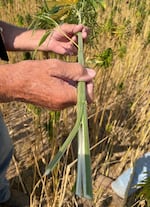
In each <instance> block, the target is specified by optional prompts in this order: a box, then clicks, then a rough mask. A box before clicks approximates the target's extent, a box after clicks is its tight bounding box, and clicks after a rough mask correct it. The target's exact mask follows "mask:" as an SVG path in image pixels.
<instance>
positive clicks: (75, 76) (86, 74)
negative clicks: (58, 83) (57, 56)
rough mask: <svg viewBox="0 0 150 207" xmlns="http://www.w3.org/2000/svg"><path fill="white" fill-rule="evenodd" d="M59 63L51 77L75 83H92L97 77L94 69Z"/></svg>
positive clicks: (52, 71)
mask: <svg viewBox="0 0 150 207" xmlns="http://www.w3.org/2000/svg"><path fill="white" fill-rule="evenodd" d="M56 61H57V64H56V66H55V67H56V68H55V69H54V70H51V73H52V74H51V75H52V76H56V77H59V78H61V79H68V80H73V81H86V82H88V81H90V80H92V79H93V78H94V77H95V71H94V70H92V69H88V68H86V69H84V68H83V67H82V66H81V65H80V64H79V63H67V62H63V61H58V60H56Z"/></svg>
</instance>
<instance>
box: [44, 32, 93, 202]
mask: <svg viewBox="0 0 150 207" xmlns="http://www.w3.org/2000/svg"><path fill="white" fill-rule="evenodd" d="M78 46H79V48H78V62H79V63H80V64H82V65H84V57H83V40H82V35H81V33H79V34H78ZM77 133H78V166H77V167H78V169H77V182H76V191H75V192H76V194H77V195H78V196H80V197H82V196H83V197H85V198H88V199H92V197H93V195H92V179H91V161H90V149H89V135H88V121H87V101H86V90H85V82H83V81H80V82H79V83H78V97H77V120H76V123H75V126H74V128H73V129H72V131H71V132H70V134H69V136H68V137H67V139H66V141H65V142H64V143H63V145H62V146H61V147H60V149H59V151H58V152H57V154H56V155H55V157H54V159H53V160H52V161H51V162H50V163H49V164H48V166H47V168H46V171H45V175H48V174H49V173H50V172H51V171H52V170H53V169H54V168H55V166H56V165H57V163H58V162H59V161H60V159H61V157H62V156H63V154H64V153H65V151H66V149H67V147H68V146H69V145H70V144H71V142H72V140H73V139H74V137H75V136H76V134H77Z"/></svg>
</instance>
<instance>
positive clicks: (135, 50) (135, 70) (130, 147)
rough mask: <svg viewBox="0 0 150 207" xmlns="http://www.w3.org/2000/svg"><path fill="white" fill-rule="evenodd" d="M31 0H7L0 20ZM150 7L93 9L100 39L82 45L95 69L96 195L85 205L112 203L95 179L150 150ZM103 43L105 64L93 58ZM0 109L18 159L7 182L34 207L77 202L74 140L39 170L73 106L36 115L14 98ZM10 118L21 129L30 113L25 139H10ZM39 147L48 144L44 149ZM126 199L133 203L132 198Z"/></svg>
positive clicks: (117, 4)
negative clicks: (107, 55)
mask: <svg viewBox="0 0 150 207" xmlns="http://www.w3.org/2000/svg"><path fill="white" fill-rule="evenodd" d="M4 2H5V1H4ZM37 2H39V1H35V0H32V1H31V2H30V3H29V1H27V0H24V1H21V0H20V1H18V0H13V4H11V3H7V4H6V5H7V9H6V8H5V11H4V10H3V9H2V8H3V7H2V6H1V14H0V16H1V19H3V20H6V21H8V22H10V23H17V24H19V23H18V16H19V15H20V16H25V15H26V14H28V13H29V14H30V15H32V14H34V12H35V11H36V10H37V7H36V4H37ZM149 7H150V6H149V0H146V1H143V3H142V1H135V0H133V1H128V2H125V1H111V2H110V1H109V4H108V5H107V8H106V11H105V12H102V11H99V17H98V19H99V24H100V29H99V34H98V40H97V41H98V42H97V43H96V44H95V45H94V46H93V48H89V47H88V48H87V49H86V57H87V63H88V65H89V66H91V67H94V68H95V70H96V72H97V75H96V78H95V101H94V103H93V104H92V105H91V106H90V107H89V128H90V141H91V146H93V147H92V149H91V155H92V172H93V186H94V201H93V204H85V206H88V205H89V206H92V205H93V206H94V207H100V206H102V207H104V206H118V205H117V204H111V202H110V203H109V202H107V203H106V202H104V200H109V198H111V193H109V192H107V193H106V192H104V189H103V188H102V187H101V188H100V185H101V184H99V185H98V186H97V183H99V179H98V178H100V177H101V175H105V176H108V177H111V178H113V179H115V178H116V177H117V176H118V175H120V173H121V172H122V171H123V170H124V169H126V168H127V167H129V166H131V165H132V163H133V162H134V160H135V159H137V158H138V157H139V156H140V155H142V154H143V153H144V152H147V151H149V150H150V145H149V138H150V110H149V108H150V98H149V95H150V53H149V51H150V44H149V43H150V16H149V15H148V14H149V13H148V12H149V11H150V8H149ZM108 20H109V21H108ZM140 22H141V25H140ZM23 24H24V25H25V26H26V25H27V22H26V21H25V20H24V22H23ZM108 48H111V49H112V51H113V60H112V61H111V62H110V65H108V67H103V66H100V64H97V65H96V61H95V60H97V59H99V58H100V54H102V52H103V51H105V50H106V49H108ZM10 57H11V61H12V62H16V61H19V60H21V59H22V58H23V54H22V53H17V54H15V55H14V54H11V53H10ZM91 60H92V61H91ZM93 60H94V61H93ZM14 105H15V106H14ZM8 106H9V107H8ZM14 107H15V109H16V111H17V110H18V109H19V113H20V114H21V113H22V114H23V116H22V117H24V118H22V119H21V118H18V117H17V116H18V115H15V114H16V112H15V113H14ZM3 112H4V113H6V117H5V118H6V121H7V125H8V127H9V130H10V133H11V135H12V138H13V140H14V144H15V148H16V154H15V155H16V157H17V158H16V159H13V162H14V163H15V164H17V165H15V166H16V167H15V168H13V169H15V171H16V172H13V173H14V174H16V175H17V174H18V175H19V178H18V177H17V178H13V179H12V181H11V182H12V185H15V186H16V185H17V187H18V188H20V187H21V189H22V190H23V189H24V191H27V192H28V193H29V194H30V197H31V206H34V207H35V206H50V207H57V206H63V207H72V206H82V203H83V201H81V200H80V199H78V198H76V197H74V195H73V194H72V192H71V190H72V187H73V185H74V182H75V176H76V149H75V148H74V146H75V145H76V141H75V142H74V143H73V145H72V146H71V148H70V149H68V151H67V153H66V155H65V157H64V158H63V159H62V160H61V163H60V164H59V166H58V167H57V168H56V169H55V170H54V172H53V173H52V175H51V176H50V177H48V178H45V177H43V176H42V175H43V171H44V167H45V164H46V163H47V162H48V159H49V156H51V157H53V156H54V154H55V153H56V151H57V150H58V147H59V146H60V145H61V142H62V141H63V139H65V137H66V135H67V134H68V133H69V131H70V129H71V128H72V126H73V124H74V123H73V122H74V121H73V120H74V119H75V116H74V114H75V113H74V112H75V110H74V109H66V110H64V111H62V112H61V114H60V116H59V115H58V114H57V116H56V113H53V112H48V111H45V110H42V112H41V113H40V114H38V115H37V113H33V112H35V109H34V110H33V109H32V108H30V107H29V106H26V105H24V104H20V103H19V104H18V103H15V104H10V105H9V104H8V105H5V106H3ZM10 117H15V118H16V120H17V121H19V123H20V125H19V126H20V128H19V130H20V132H21V130H23V128H25V125H21V123H24V122H23V121H25V120H28V119H30V120H29V122H27V123H26V128H25V129H24V131H25V132H26V129H28V127H29V130H28V133H27V134H25V141H24V142H23V141H22V142H19V138H18V143H17V141H16V140H15V138H16V136H17V135H16V134H15V133H19V132H18V128H17V129H16V125H17V121H16V123H15V120H14V121H13V124H12V122H11V118H10ZM72 117H74V119H72ZM8 118H9V120H10V121H9V120H8ZM23 119H24V120H23ZM45 124H47V126H50V127H51V128H50V130H49V131H48V130H45ZM48 132H49V136H48ZM19 135H20V136H21V135H22V133H19ZM20 139H21V137H20ZM41 140H42V141H41ZM28 143H29V144H28ZM31 143H32V145H31ZM19 146H21V147H19ZM43 146H46V149H45V148H44V150H42V147H43ZM47 146H48V147H47ZM20 149H21V150H20ZM39 151H40V153H39ZM21 153H22V155H21ZM25 153H26V154H27V155H26V154H25ZM24 157H25V160H23V159H24ZM27 157H29V158H28V160H27V159H26V158H27ZM17 166H18V167H17ZM29 167H30V168H29ZM28 168H29V169H28ZM27 176H28V180H27V179H26V177H27ZM16 180H17V181H16ZM16 183H17V184H16ZM110 200H111V199H110ZM128 205H129V206H131V204H130V203H128ZM137 206H138V205H137ZM139 206H140V204H139Z"/></svg>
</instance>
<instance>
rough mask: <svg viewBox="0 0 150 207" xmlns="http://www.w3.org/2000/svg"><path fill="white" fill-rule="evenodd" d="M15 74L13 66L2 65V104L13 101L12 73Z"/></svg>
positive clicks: (0, 95)
mask: <svg viewBox="0 0 150 207" xmlns="http://www.w3.org/2000/svg"><path fill="white" fill-rule="evenodd" d="M11 70H12V72H13V65H11V64H5V65H0V102H8V101H10V100H11V99H13V94H12V88H13V87H12V85H13V79H12V76H11V75H10V72H11Z"/></svg>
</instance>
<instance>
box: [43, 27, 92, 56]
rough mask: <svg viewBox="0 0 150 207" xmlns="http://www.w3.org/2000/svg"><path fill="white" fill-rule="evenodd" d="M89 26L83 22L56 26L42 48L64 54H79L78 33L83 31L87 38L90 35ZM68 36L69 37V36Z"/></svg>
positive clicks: (84, 36)
mask: <svg viewBox="0 0 150 207" xmlns="http://www.w3.org/2000/svg"><path fill="white" fill-rule="evenodd" d="M88 31H89V30H88V28H87V27H85V26H83V25H82V24H80V25H76V24H63V25H61V26H59V27H56V28H55V29H54V31H53V32H52V34H51V35H50V36H49V37H48V38H47V40H46V41H45V42H44V43H43V45H41V49H42V50H45V51H49V50H51V51H53V52H55V53H58V54H62V55H74V54H77V46H75V44H74V43H76V44H77V33H78V32H82V37H83V39H84V40H85V39H86V38H87V36H88ZM67 36H68V37H69V38H67Z"/></svg>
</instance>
